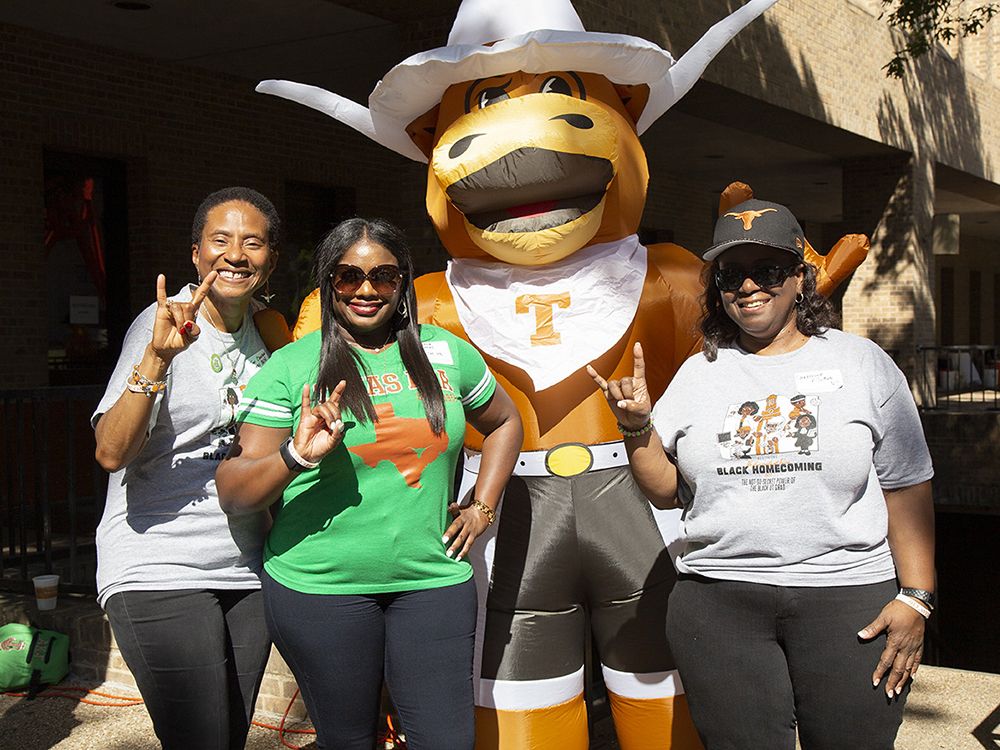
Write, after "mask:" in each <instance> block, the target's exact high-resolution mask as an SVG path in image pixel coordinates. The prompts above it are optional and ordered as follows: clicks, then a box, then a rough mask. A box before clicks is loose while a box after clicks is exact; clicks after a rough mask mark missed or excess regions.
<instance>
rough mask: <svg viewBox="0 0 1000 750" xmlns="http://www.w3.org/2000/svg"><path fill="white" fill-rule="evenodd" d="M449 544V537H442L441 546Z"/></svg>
mask: <svg viewBox="0 0 1000 750" xmlns="http://www.w3.org/2000/svg"><path fill="white" fill-rule="evenodd" d="M447 543H448V537H446V536H443V537H441V544H447Z"/></svg>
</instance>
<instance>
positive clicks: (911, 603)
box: [896, 594, 931, 620]
mask: <svg viewBox="0 0 1000 750" xmlns="http://www.w3.org/2000/svg"><path fill="white" fill-rule="evenodd" d="M896 601H897V602H902V603H903V604H905V605H907V606H908V607H912V608H913V609H915V610H917V612H919V613H920V614H922V615H923V616H924V619H925V620H926V619H927V618H928V617H930V616H931V611H930V610H929V609H927V607H925V606H924V605H923V604H922V603H921V602H920V600H919V599H914V598H913V597H912V596H907V595H906V594H896Z"/></svg>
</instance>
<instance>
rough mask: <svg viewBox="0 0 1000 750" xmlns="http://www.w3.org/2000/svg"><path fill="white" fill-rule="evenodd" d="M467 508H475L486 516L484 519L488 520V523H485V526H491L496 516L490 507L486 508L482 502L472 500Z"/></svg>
mask: <svg viewBox="0 0 1000 750" xmlns="http://www.w3.org/2000/svg"><path fill="white" fill-rule="evenodd" d="M469 507H470V508H475V509H476V510H479V511H482V512H483V513H484V514H486V518H488V519H489V523H487V524H486V525H487V526H492V525H493V521H494V520H495V519H496V517H497V514H496V513H495V512H494V510H493V508H491V507H490V506H488V505H487V504H486V503H484V502H482V501H481V500H473V501H472V502H471V503H469Z"/></svg>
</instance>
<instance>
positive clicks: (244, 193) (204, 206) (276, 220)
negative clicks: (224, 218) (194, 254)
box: [191, 186, 281, 252]
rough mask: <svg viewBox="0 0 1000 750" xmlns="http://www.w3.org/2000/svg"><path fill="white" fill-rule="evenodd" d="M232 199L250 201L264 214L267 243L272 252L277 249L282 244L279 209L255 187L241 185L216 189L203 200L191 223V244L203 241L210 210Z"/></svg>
mask: <svg viewBox="0 0 1000 750" xmlns="http://www.w3.org/2000/svg"><path fill="white" fill-rule="evenodd" d="M230 201H242V202H243V203H249V204H250V205H251V206H253V207H254V208H256V209H257V210H258V211H260V212H261V213H262V214H263V215H264V220H265V221H266V222H267V244H268V245H269V246H270V247H271V252H275V251H277V249H278V245H280V244H281V218H280V217H279V216H278V210H277V209H276V208H275V207H274V204H273V203H271V201H269V200H268V199H267V197H265V196H264V195H262V194H260V193H258V192H257V191H256V190H254V189H253V188H248V187H240V186H235V187H227V188H222V190H216V191H215V192H214V193H210V194H209V195H208V196H207V197H206V198H205V200H203V201H202V202H201V205H200V206H198V210H197V211H195V213H194V221H193V222H192V223H191V244H192V245H197V244H199V243H200V242H201V233H202V232H204V231H205V224H207V223H208V213H209V211H211V210H212V209H213V208H215V207H216V206H221V205H222V204H223V203H229V202H230Z"/></svg>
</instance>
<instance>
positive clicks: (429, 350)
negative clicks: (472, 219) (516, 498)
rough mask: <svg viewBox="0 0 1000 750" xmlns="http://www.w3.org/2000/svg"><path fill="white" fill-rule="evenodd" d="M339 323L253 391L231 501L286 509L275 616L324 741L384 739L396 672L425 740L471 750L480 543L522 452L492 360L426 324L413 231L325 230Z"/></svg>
mask: <svg viewBox="0 0 1000 750" xmlns="http://www.w3.org/2000/svg"><path fill="white" fill-rule="evenodd" d="M315 276H316V280H317V282H318V283H319V284H320V289H321V292H320V294H321V307H322V313H321V314H322V329H321V331H316V332H314V333H311V334H309V335H307V336H304V337H303V338H302V339H300V340H299V341H297V342H295V343H293V344H290V345H288V346H286V347H284V348H283V349H281V350H279V351H278V352H276V353H275V355H274V356H273V357H272V358H271V360H269V361H268V363H267V364H266V365H265V367H264V368H263V369H262V370H261V372H260V374H259V375H258V376H257V377H255V378H254V379H253V380H252V381H251V383H250V385H249V386H248V387H247V390H246V393H245V394H244V398H243V403H244V404H245V408H244V410H243V413H242V415H241V426H240V429H239V433H238V435H237V438H236V440H235V441H234V444H233V448H232V450H231V451H230V454H229V457H228V458H227V459H226V460H225V461H223V463H222V466H221V467H220V468H219V471H218V473H217V475H216V481H217V485H218V490H219V497H220V502H221V503H222V507H223V509H224V510H226V511H227V512H228V513H231V514H244V513H253V512H256V511H259V510H260V509H262V508H266V507H270V506H272V505H273V506H274V509H275V513H274V515H275V521H274V526H273V528H272V529H271V532H270V534H269V537H268V540H267V542H266V545H265V549H264V574H263V589H264V598H265V611H266V615H267V619H268V627H269V630H270V631H271V635H272V638H273V639H274V642H275V644H276V645H277V646H278V649H279V651H281V653H282V656H283V657H284V658H285V661H286V662H287V663H288V665H289V667H290V668H291V669H292V671H293V673H294V674H295V677H296V679H297V681H298V684H299V687H300V688H301V689H302V693H303V698H304V700H305V703H306V707H307V709H308V711H309V715H310V717H311V718H312V720H313V723H314V725H315V727H316V730H317V735H318V744H319V746H320V747H336V748H354V747H358V748H362V747H364V748H366V750H367V748H370V747H371V742H372V737H373V736H374V734H375V731H376V722H377V719H378V698H379V693H380V690H381V683H382V678H383V674H384V676H385V679H386V683H387V685H388V687H389V691H390V693H391V695H392V697H393V701H394V703H395V704H396V707H397V710H398V711H399V715H400V720H401V723H402V727H401V729H402V731H403V732H404V733H405V735H406V737H407V743H408V746H409V747H411V748H416V750H419V749H420V748H442V747H448V748H465V747H467V748H471V747H472V744H473V742H474V729H473V696H472V655H473V640H474V631H475V617H476V595H475V585H474V583H473V581H472V569H471V567H470V566H469V564H468V561H467V560H465V556H466V553H467V552H468V550H469V548H470V546H471V545H472V542H473V541H474V540H475V538H476V537H477V536H478V535H479V534H480V533H482V531H484V530H485V529H486V527H487V526H488V525H489V524H490V523H492V521H493V509H494V508H495V507H496V505H497V503H498V501H499V498H500V493H501V491H502V489H503V486H504V484H505V483H506V481H507V479H508V477H509V475H510V471H511V469H512V468H513V465H514V460H515V459H516V456H517V452H518V450H519V449H520V446H521V437H522V430H521V422H520V418H519V417H518V414H517V410H516V408H515V407H514V405H513V403H512V402H511V400H510V399H509V397H508V396H507V394H506V393H504V391H503V390H502V389H501V388H499V387H498V386H497V383H496V380H495V379H494V378H493V376H492V374H491V373H490V371H489V369H488V368H487V367H486V364H485V362H484V361H483V359H482V357H481V356H480V354H479V353H478V352H477V351H476V350H475V349H474V348H473V347H472V346H471V345H470V344H469V343H468V342H465V341H463V340H461V339H459V338H457V337H455V336H453V335H452V334H449V333H448V332H446V331H444V330H442V329H440V328H436V327H434V326H429V325H423V326H421V325H419V324H418V323H417V322H416V314H415V313H416V297H415V293H414V291H413V271H412V265H411V262H410V257H409V251H408V248H407V246H406V241H405V238H404V236H403V234H402V233H401V232H400V231H399V230H398V229H396V228H395V227H393V226H392V225H391V224H389V223H388V222H385V221H381V220H374V221H365V220H363V219H351V220H349V221H346V222H343V223H341V224H340V225H338V226H337V227H336V228H335V229H334V230H333V231H331V232H330V234H328V235H327V237H326V238H325V239H324V240H323V242H322V244H321V245H320V247H319V250H318V253H317V260H316V267H315ZM466 421H468V422H469V423H470V424H472V426H473V427H475V428H476V429H477V430H479V431H480V432H482V433H483V434H484V435H485V441H484V444H483V459H482V469H481V470H480V474H479V480H478V482H477V483H476V488H475V492H474V493H473V497H472V498H471V499H470V502H465V503H463V504H462V505H461V507H459V505H457V504H453V503H452V502H451V501H452V497H453V490H454V487H453V484H454V476H455V467H456V464H457V461H458V456H459V451H460V449H461V446H462V442H463V437H464V434H465V423H466Z"/></svg>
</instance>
